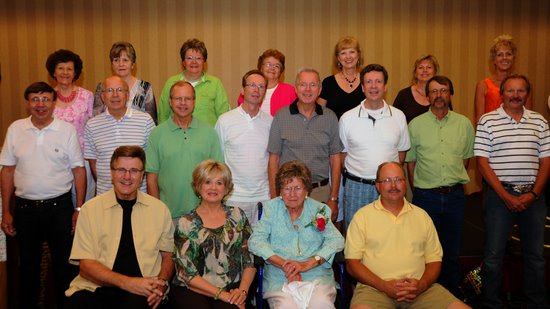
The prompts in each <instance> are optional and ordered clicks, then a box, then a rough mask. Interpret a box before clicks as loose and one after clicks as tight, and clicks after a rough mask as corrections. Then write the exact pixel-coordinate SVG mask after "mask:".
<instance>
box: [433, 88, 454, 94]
mask: <svg viewBox="0 0 550 309" xmlns="http://www.w3.org/2000/svg"><path fill="white" fill-rule="evenodd" d="M448 92H449V89H447V88H442V89H432V90H430V92H429V94H433V95H437V94H438V93H440V94H441V95H444V94H447V93H448Z"/></svg>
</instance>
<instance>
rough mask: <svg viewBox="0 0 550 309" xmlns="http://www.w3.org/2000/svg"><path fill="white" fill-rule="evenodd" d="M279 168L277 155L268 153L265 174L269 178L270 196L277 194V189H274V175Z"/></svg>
mask: <svg viewBox="0 0 550 309" xmlns="http://www.w3.org/2000/svg"><path fill="white" fill-rule="evenodd" d="M278 169H279V155H277V154H274V153H270V154H269V161H268V163H267V176H268V179H269V194H270V195H271V198H274V197H276V196H277V190H276V189H275V175H277V170H278Z"/></svg>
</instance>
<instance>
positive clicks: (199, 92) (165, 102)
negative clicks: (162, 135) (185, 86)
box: [158, 39, 231, 127]
mask: <svg viewBox="0 0 550 309" xmlns="http://www.w3.org/2000/svg"><path fill="white" fill-rule="evenodd" d="M180 57H181V61H182V65H183V69H184V70H183V72H182V73H180V74H177V75H174V76H172V77H170V78H169V79H168V80H167V81H166V83H165V84H164V88H163V89H162V93H161V95H160V100H159V107H158V123H159V124H161V123H162V122H164V121H166V120H168V119H169V118H170V116H172V109H171V108H170V107H171V104H170V89H171V87H172V85H174V84H175V83H176V82H177V81H180V80H183V81H187V82H189V83H190V84H191V85H192V86H193V88H194V89H195V93H196V106H195V110H194V111H193V116H194V117H195V118H197V119H199V120H201V121H202V122H204V123H206V124H208V125H210V126H211V127H214V125H215V124H216V121H217V120H218V117H219V116H220V115H221V114H223V113H225V112H227V111H229V110H230V109H231V105H229V101H227V94H226V93H225V89H224V87H223V85H222V82H221V81H220V79H218V78H217V77H215V76H212V75H209V74H207V73H206V72H204V65H205V63H206V59H207V58H208V51H207V50H206V46H205V45H204V42H202V41H200V40H197V39H189V40H187V41H185V42H184V43H183V45H182V46H181V49H180Z"/></svg>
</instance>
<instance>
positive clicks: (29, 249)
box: [0, 82, 86, 308]
mask: <svg viewBox="0 0 550 309" xmlns="http://www.w3.org/2000/svg"><path fill="white" fill-rule="evenodd" d="M55 99H56V92H55V90H54V89H53V88H52V87H51V86H50V85H48V84H46V83H44V82H38V83H34V84H31V85H30V86H29V87H27V89H26V90H25V100H27V109H28V111H29V113H30V114H31V116H30V117H28V118H25V119H20V120H17V121H15V122H14V123H12V124H11V125H10V127H9V128H8V132H7V134H6V139H5V141H4V147H3V148H2V153H1V154H0V165H2V166H3V168H2V172H1V177H2V206H3V208H2V224H1V226H2V230H3V231H4V232H5V233H6V234H7V235H9V236H17V240H18V243H19V252H20V253H19V258H20V261H19V265H20V266H19V283H20V284H19V308H38V301H39V294H40V281H39V277H40V261H41V257H42V242H43V241H44V240H46V241H47V242H48V245H49V247H50V251H51V253H52V264H53V270H54V278H55V294H56V298H57V306H58V307H59V308H62V307H63V303H64V301H65V296H64V290H65V289H67V287H68V286H69V283H70V282H71V280H72V278H73V277H74V276H75V275H76V273H77V272H78V270H77V268H76V267H74V266H71V265H69V262H68V261H69V260H68V259H69V253H70V251H71V244H72V235H71V232H72V230H73V229H74V224H75V223H76V219H77V217H78V211H76V210H75V207H74V206H76V207H77V208H76V209H80V206H82V204H83V203H84V194H85V192H86V171H85V170H84V160H83V159H82V152H81V150H80V143H79V142H78V137H77V134H76V130H75V129H74V127H73V126H72V125H70V124H68V123H66V122H64V121H61V120H59V119H56V118H54V117H53V110H54V108H55ZM73 179H74V181H73ZM73 185H74V186H75V189H76V205H73V202H72V199H71V187H72V186H73ZM14 193H15V209H11V205H12V196H13V194H14Z"/></svg>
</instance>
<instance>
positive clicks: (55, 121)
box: [24, 116, 61, 131]
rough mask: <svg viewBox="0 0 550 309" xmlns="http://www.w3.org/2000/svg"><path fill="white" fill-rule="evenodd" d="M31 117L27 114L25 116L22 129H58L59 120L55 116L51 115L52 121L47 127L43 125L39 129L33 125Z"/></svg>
mask: <svg viewBox="0 0 550 309" xmlns="http://www.w3.org/2000/svg"><path fill="white" fill-rule="evenodd" d="M31 117H32V116H29V117H27V118H26V119H25V120H26V121H25V127H24V129H25V130H29V129H35V130H52V131H58V130H59V126H60V123H59V122H60V121H61V120H59V119H57V118H56V117H55V116H52V117H53V121H52V122H51V123H50V124H49V125H48V126H47V127H44V128H42V129H39V128H37V127H35V126H34V124H33V123H32V121H31Z"/></svg>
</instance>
